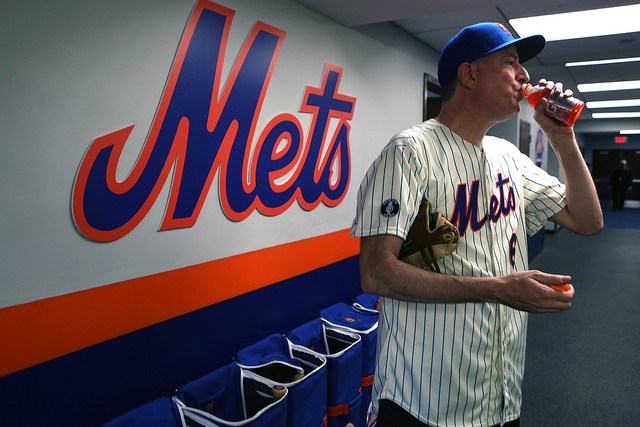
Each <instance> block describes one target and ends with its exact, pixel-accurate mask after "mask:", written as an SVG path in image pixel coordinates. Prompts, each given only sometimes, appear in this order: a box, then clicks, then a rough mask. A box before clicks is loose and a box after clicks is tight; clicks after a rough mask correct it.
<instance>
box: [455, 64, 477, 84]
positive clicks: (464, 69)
mask: <svg viewBox="0 0 640 427" xmlns="http://www.w3.org/2000/svg"><path fill="white" fill-rule="evenodd" d="M458 81H459V82H460V83H461V84H462V85H463V86H465V87H466V88H469V89H474V88H475V87H476V85H477V79H476V67H475V66H474V65H473V64H472V63H470V62H463V63H462V64H460V66H459V67H458Z"/></svg>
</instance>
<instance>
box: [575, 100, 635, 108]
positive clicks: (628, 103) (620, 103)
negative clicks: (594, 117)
mask: <svg viewBox="0 0 640 427" xmlns="http://www.w3.org/2000/svg"><path fill="white" fill-rule="evenodd" d="M638 106H640V99H617V100H612V101H589V102H587V108H590V109H594V108H617V107H638Z"/></svg>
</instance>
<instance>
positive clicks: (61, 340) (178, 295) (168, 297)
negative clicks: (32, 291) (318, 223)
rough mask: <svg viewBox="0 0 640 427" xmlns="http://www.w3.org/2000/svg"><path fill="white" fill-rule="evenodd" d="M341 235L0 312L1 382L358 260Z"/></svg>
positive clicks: (343, 233)
mask: <svg viewBox="0 0 640 427" xmlns="http://www.w3.org/2000/svg"><path fill="white" fill-rule="evenodd" d="M358 242H359V241H358V239H353V238H351V237H350V236H349V231H348V230H341V231H337V232H334V233H330V234H326V235H323V236H319V237H314V238H309V239H305V240H301V241H297V242H292V243H287V244H284V245H280V246H275V247H272V248H266V249H261V250H258V251H254V252H248V253H245V254H241V255H236V256H233V257H229V258H223V259H219V260H215V261H210V262H207V263H204V264H198V265H194V266H190V267H184V268H180V269H177V270H172V271H168V272H165V273H158V274H153V275H150V276H144V277H139V278H135V279H131V280H126V281H123V282H118V283H114V284H111V285H106V286H101V287H98V288H93V289H88V290H84V291H78V292H74V293H71V294H67V295H62V296H58V297H52V298H46V299H42V300H38V301H34V302H30V303H27V304H20V305H15V306H11V307H7V308H3V309H0V349H2V351H0V376H3V375H7V374H10V373H13V372H16V371H19V370H22V369H25V368H29V367H31V366H34V365H37V364H39V363H42V362H46V361H48V360H51V359H55V358H56V357H60V356H63V355H65V354H69V353H71V352H73V351H76V350H80V349H83V348H86V347H89V346H91V345H94V344H98V343H101V342H103V341H106V340H108V339H111V338H115V337H118V336H121V335H124V334H126V333H129V332H133V331H136V330H138V329H141V328H144V327H147V326H150V325H153V324H156V323H159V322H162V321H164V320H168V319H171V318H174V317H176V316H180V315H183V314H186V313H189V312H192V311H194V310H197V309H200V308H203V307H207V306H210V305H212V304H216V303H218V302H221V301H224V300H227V299H230V298H233V297H236V296H238V295H242V294H244V293H247V292H250V291H253V290H255V289H260V288H262V287H265V286H268V285H271V284H273V283H277V282H280V281H282V280H286V279H289V278H291V277H295V276H299V275H300V274H303V273H306V272H308V271H312V270H315V269H318V268H321V267H324V266H326V265H329V264H332V263H334V262H338V261H341V260H343V259H346V258H349V257H351V256H353V255H356V254H357V253H358V251H359V243H358Z"/></svg>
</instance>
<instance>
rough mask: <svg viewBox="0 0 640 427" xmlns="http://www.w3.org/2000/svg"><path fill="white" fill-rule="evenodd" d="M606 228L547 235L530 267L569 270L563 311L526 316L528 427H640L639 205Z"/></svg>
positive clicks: (610, 217)
mask: <svg viewBox="0 0 640 427" xmlns="http://www.w3.org/2000/svg"><path fill="white" fill-rule="evenodd" d="M604 214H605V229H604V230H603V231H602V232H601V233H600V234H598V235H596V236H591V237H582V236H578V235H576V234H574V233H572V232H570V231H568V230H560V231H558V232H557V233H555V234H546V236H545V242H544V250H543V252H542V253H541V254H540V255H538V257H537V258H536V259H535V260H534V261H533V262H532V263H531V268H532V269H537V270H541V271H545V272H550V273H560V274H568V275H571V276H572V278H573V285H574V287H575V288H576V296H575V297H574V302H573V307H572V309H571V310H569V311H568V312H566V313H562V314H552V315H532V316H530V317H529V330H528V334H529V336H528V347H527V361H526V372H525V382H524V387H523V395H524V398H523V399H524V402H523V411H522V418H521V420H522V425H523V427H555V426H562V427H573V426H575V427H578V426H579V427H586V426H588V427H597V426H632V425H633V426H636V425H638V420H639V419H640V310H639V306H640V258H639V257H638V250H639V249H640V209H627V210H625V211H624V212H610V211H608V210H605V212H604Z"/></svg>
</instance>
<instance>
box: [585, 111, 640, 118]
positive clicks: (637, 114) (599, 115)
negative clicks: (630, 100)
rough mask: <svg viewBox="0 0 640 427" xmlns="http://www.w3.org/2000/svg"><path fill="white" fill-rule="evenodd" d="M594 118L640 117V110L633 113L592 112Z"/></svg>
mask: <svg viewBox="0 0 640 427" xmlns="http://www.w3.org/2000/svg"><path fill="white" fill-rule="evenodd" d="M591 117H593V118H594V119H632V118H635V117H640V111H636V112H632V113H591Z"/></svg>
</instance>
